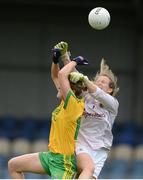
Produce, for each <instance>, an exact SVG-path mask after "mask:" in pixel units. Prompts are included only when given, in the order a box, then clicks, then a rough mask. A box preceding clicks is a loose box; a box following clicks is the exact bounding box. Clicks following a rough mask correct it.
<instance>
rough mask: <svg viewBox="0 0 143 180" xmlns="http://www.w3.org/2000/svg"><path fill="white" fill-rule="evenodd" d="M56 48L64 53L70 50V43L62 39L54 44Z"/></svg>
mask: <svg viewBox="0 0 143 180" xmlns="http://www.w3.org/2000/svg"><path fill="white" fill-rule="evenodd" d="M54 49H59V50H60V51H61V54H62V55H63V54H65V53H66V52H67V51H68V43H67V42H64V41H61V42H60V43H58V44H56V45H55V46H54Z"/></svg>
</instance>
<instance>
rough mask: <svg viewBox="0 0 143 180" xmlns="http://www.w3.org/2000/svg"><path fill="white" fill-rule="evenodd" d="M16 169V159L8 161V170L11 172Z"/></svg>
mask: <svg viewBox="0 0 143 180" xmlns="http://www.w3.org/2000/svg"><path fill="white" fill-rule="evenodd" d="M15 168H16V159H15V158H12V159H10V160H9V161H8V170H9V171H10V172H11V171H14V170H15Z"/></svg>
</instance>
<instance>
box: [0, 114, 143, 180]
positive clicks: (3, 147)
mask: <svg viewBox="0 0 143 180" xmlns="http://www.w3.org/2000/svg"><path fill="white" fill-rule="evenodd" d="M50 125H51V121H50V117H49V118H44V119H37V118H33V117H25V118H21V119H18V118H14V117H12V116H11V117H10V116H9V117H1V118H0V127H1V129H2V131H0V132H1V133H0V179H8V178H10V177H9V175H8V171H7V162H8V160H9V159H10V158H12V157H14V156H18V155H21V154H26V153H31V152H40V151H47V150H48V146H47V145H48V137H49V130H50ZM142 129H143V127H141V126H137V125H136V126H135V124H134V123H124V124H118V123H115V125H114V126H113V134H114V137H115V138H114V141H113V147H112V149H111V151H110V153H109V157H108V159H107V161H106V163H105V166H104V168H103V170H102V172H101V174H100V176H99V178H100V179H107V178H108V179H127V178H129V179H134V178H135V179H137V178H138V179H139V178H140V179H141V178H143V171H142V167H143V141H142V136H141V134H142ZM139 137H140V138H139ZM26 178H28V179H37V178H38V179H47V178H50V177H49V176H47V175H39V174H38V175H37V174H32V173H26Z"/></svg>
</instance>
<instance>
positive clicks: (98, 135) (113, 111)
mask: <svg viewBox="0 0 143 180" xmlns="http://www.w3.org/2000/svg"><path fill="white" fill-rule="evenodd" d="M118 106H119V103H118V101H117V99H115V98H114V97H113V96H111V95H109V94H107V93H105V92H104V91H103V90H101V89H100V88H98V87H97V89H96V92H95V93H86V94H85V111H84V116H83V117H82V119H81V127H80V130H79V134H78V139H77V143H78V144H82V145H84V146H88V147H90V148H91V149H93V150H96V149H99V148H102V147H104V148H107V149H110V147H111V145H112V141H113V135H112V126H113V123H114V120H115V117H116V116H117V112H118Z"/></svg>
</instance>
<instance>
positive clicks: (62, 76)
mask: <svg viewBox="0 0 143 180" xmlns="http://www.w3.org/2000/svg"><path fill="white" fill-rule="evenodd" d="M65 78H66V74H65V72H64V71H62V70H60V71H59V72H58V79H59V80H61V79H65Z"/></svg>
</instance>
